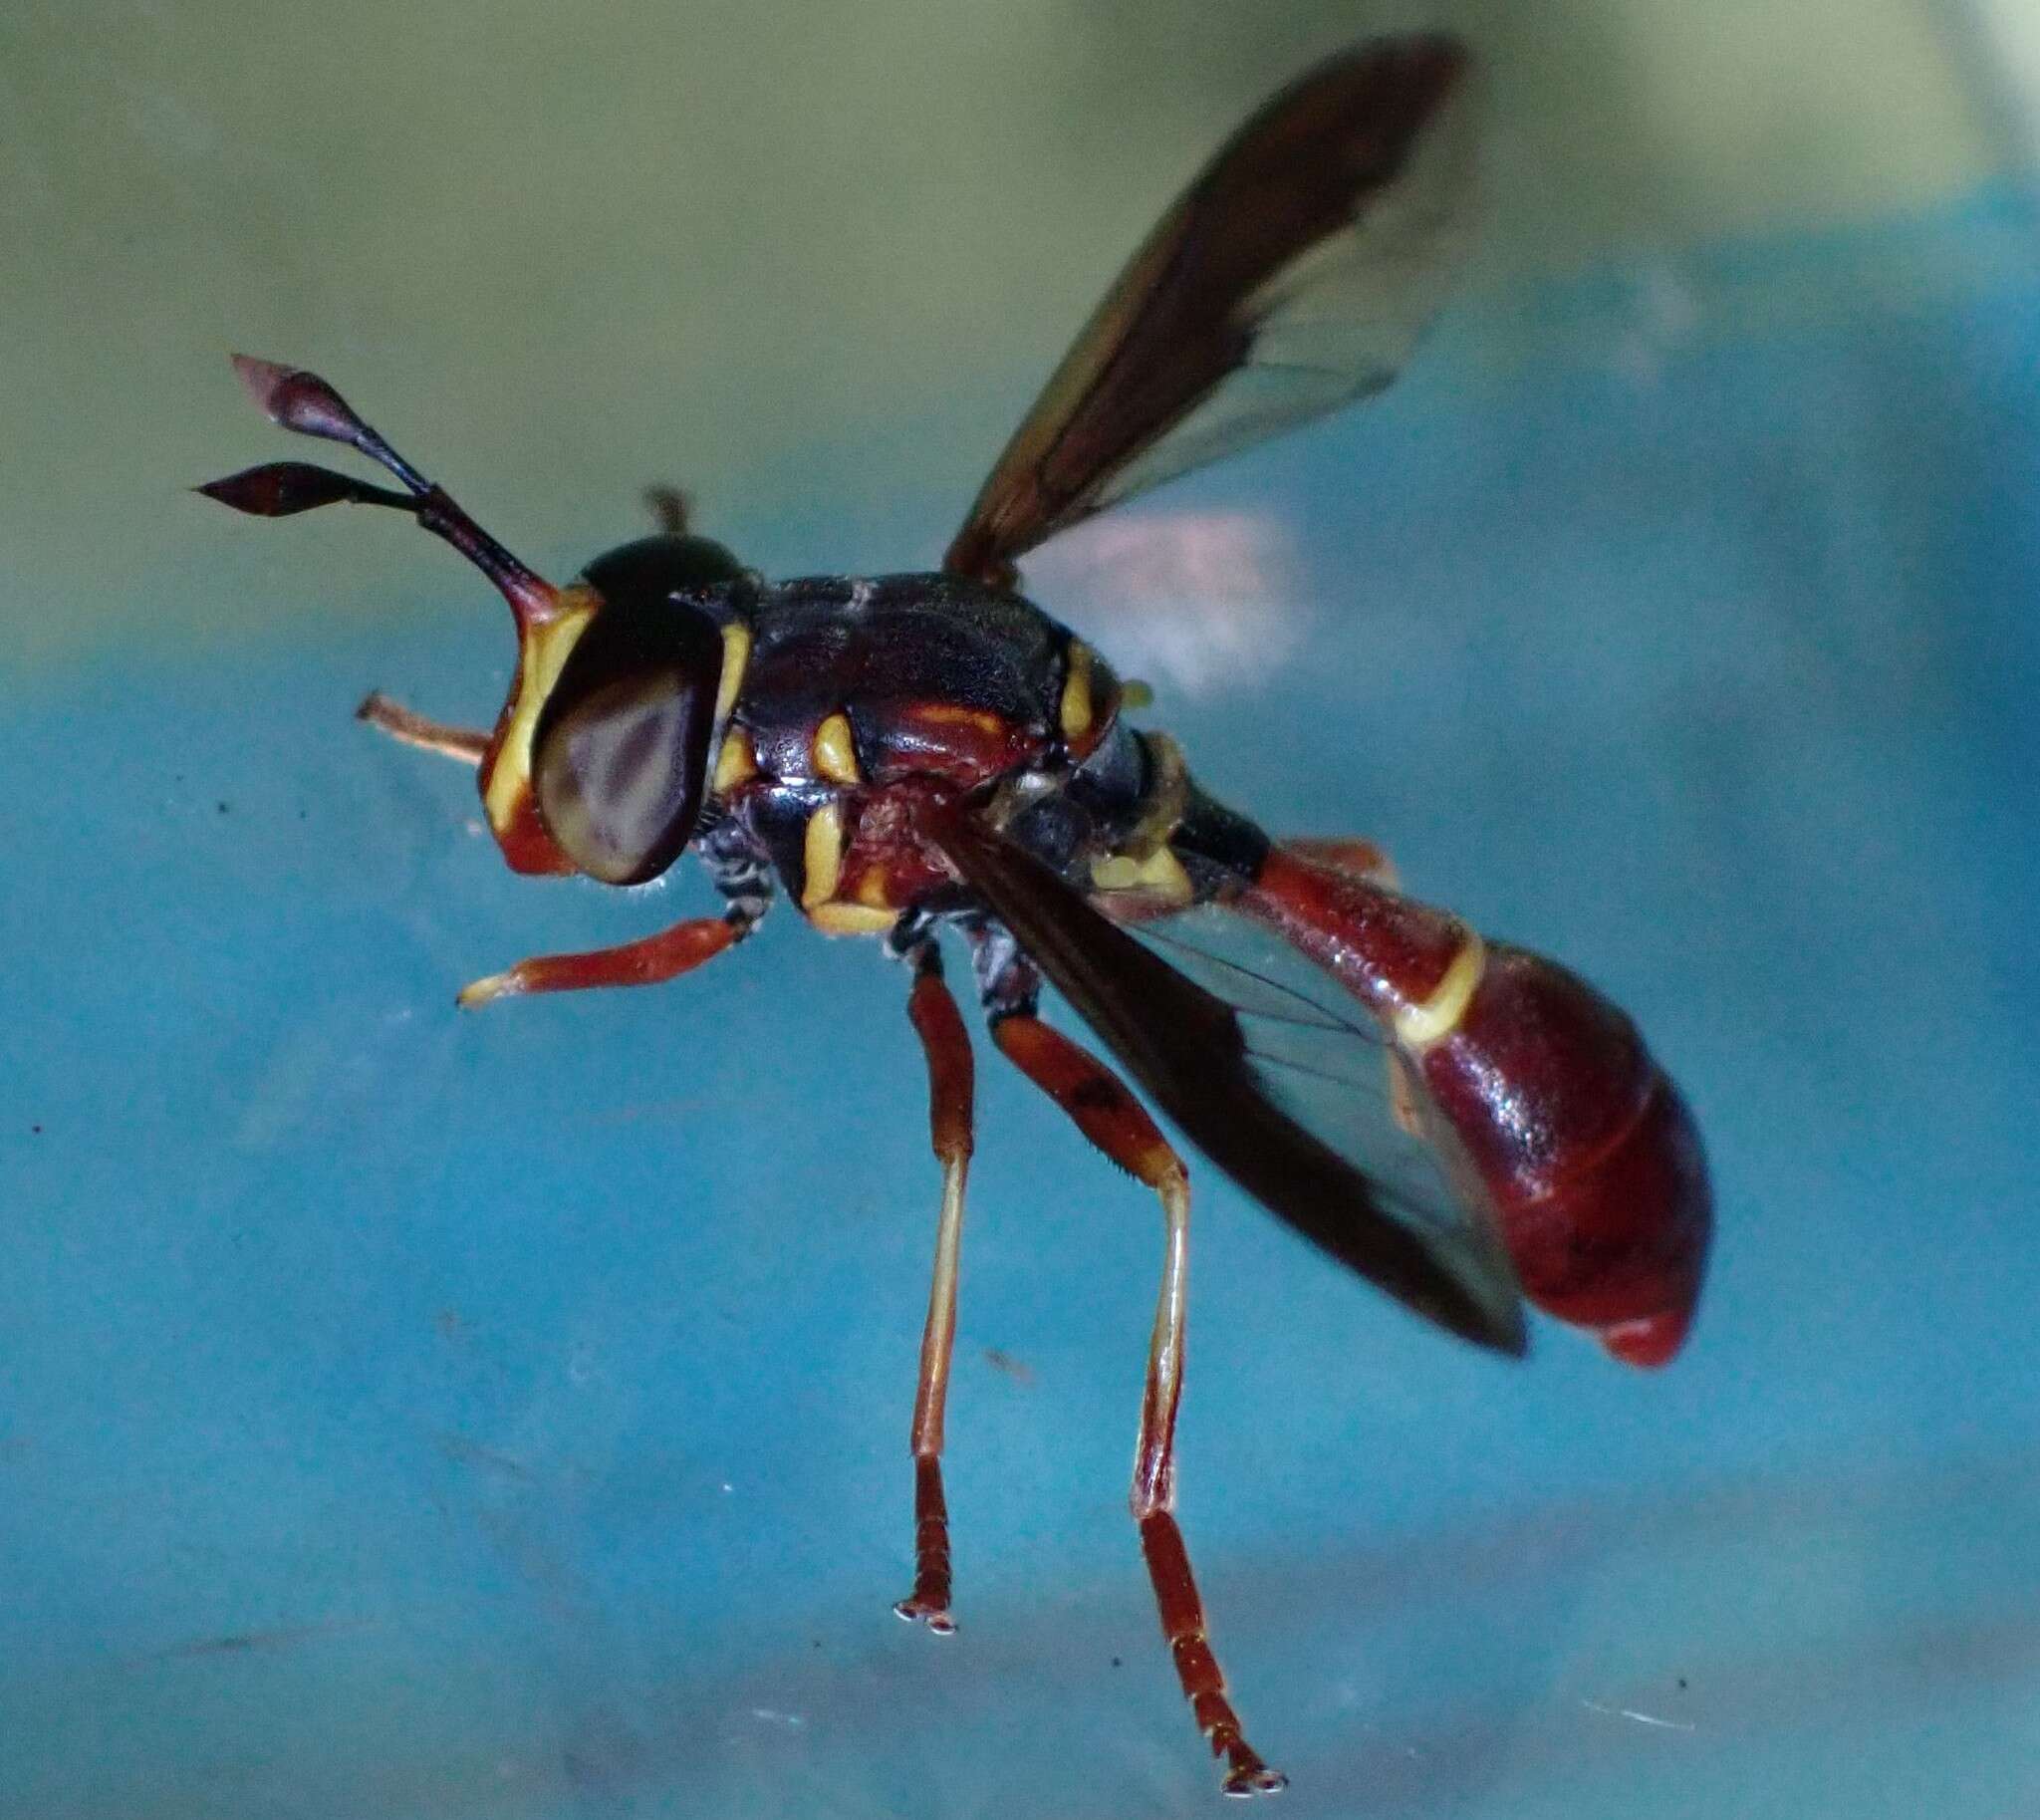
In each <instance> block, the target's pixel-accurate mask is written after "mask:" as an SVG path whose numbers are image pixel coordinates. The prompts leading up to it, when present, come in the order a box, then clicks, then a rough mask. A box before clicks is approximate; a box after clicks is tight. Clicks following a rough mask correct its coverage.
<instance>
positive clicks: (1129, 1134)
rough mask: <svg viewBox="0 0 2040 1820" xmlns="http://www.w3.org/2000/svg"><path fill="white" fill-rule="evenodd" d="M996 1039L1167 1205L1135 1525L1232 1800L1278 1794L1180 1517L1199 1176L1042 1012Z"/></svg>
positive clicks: (1182, 1675)
mask: <svg viewBox="0 0 2040 1820" xmlns="http://www.w3.org/2000/svg"><path fill="white" fill-rule="evenodd" d="M993 1018H994V1021H993V1023H992V1039H993V1041H994V1042H996V1043H997V1044H998V1046H999V1047H1000V1049H1001V1050H1003V1051H1004V1052H1005V1054H1006V1055H1007V1056H1008V1057H1009V1058H1010V1059H1011V1060H1012V1061H1013V1062H1014V1063H1015V1064H1017V1065H1018V1067H1019V1069H1020V1071H1021V1072H1022V1073H1023V1074H1025V1075H1026V1076H1027V1078H1028V1079H1029V1080H1031V1081H1032V1082H1034V1084H1035V1085H1036V1086H1037V1087H1039V1088H1041V1089H1042V1091H1043V1092H1044V1093H1046V1094H1047V1095H1048V1096H1049V1098H1050V1099H1052V1100H1054V1101H1055V1103H1056V1104H1057V1105H1058V1106H1060V1107H1061V1108H1062V1109H1063V1110H1064V1111H1065V1112H1066V1113H1068V1114H1069V1115H1070V1117H1071V1118H1072V1119H1073V1120H1074V1121H1075V1122H1076V1124H1077V1128H1078V1130H1080V1131H1081V1132H1082V1133H1083V1134H1084V1135H1085V1137H1087V1138H1089V1139H1090V1140H1091V1142H1092V1143H1093V1144H1095V1145H1096V1146H1097V1147H1098V1148H1099V1149H1100V1150H1101V1151H1103V1152H1104V1153H1105V1154H1106V1156H1107V1157H1109V1158H1110V1159H1111V1160H1112V1161H1113V1162H1114V1163H1117V1164H1118V1165H1119V1166H1120V1167H1121V1168H1122V1169H1123V1170H1126V1171H1127V1172H1128V1173H1129V1174H1131V1175H1133V1176H1135V1177H1137V1178H1138V1179H1139V1180H1142V1181H1145V1182H1146V1183H1147V1184H1148V1186H1149V1187H1150V1188H1152V1189H1153V1190H1154V1191H1155V1193H1156V1194H1157V1195H1158V1196H1159V1197H1160V1200H1161V1213H1162V1223H1163V1228H1164V1231H1165V1233H1166V1248H1165V1251H1164V1253H1163V1263H1162V1269H1161V1293H1160V1296H1159V1298H1158V1300H1157V1302H1156V1304H1155V1309H1154V1334H1153V1338H1152V1339H1151V1340H1150V1341H1149V1343H1148V1382H1147V1390H1146V1392H1145V1394H1144V1396H1143V1398H1142V1402H1141V1435H1140V1440H1139V1442H1138V1443H1137V1445H1136V1447H1135V1451H1134V1486H1133V1495H1132V1499H1131V1502H1132V1504H1133V1510H1134V1520H1135V1521H1136V1522H1137V1523H1139V1524H1140V1526H1141V1552H1142V1553H1143V1554H1144V1555H1145V1556H1146V1557H1147V1561H1148V1578H1149V1579H1150V1580H1151V1581H1152V1582H1153V1583H1154V1602H1155V1605H1156V1606H1157V1608H1158V1609H1159V1611H1160V1614H1161V1631H1162V1635H1163V1636H1164V1637H1165V1638H1167V1640H1168V1648H1169V1654H1170V1655H1171V1656H1172V1657H1173V1658H1174V1660H1175V1671H1176V1676H1177V1678H1178V1679H1179V1680H1180V1681H1181V1683H1182V1688H1183V1694H1184V1697H1185V1698H1187V1699H1188V1700H1189V1702H1190V1710H1191V1711H1192V1712H1193V1713H1194V1714H1195V1715H1196V1720H1197V1724H1198V1727H1199V1728H1200V1729H1201V1730H1202V1731H1203V1733H1204V1735H1205V1737H1206V1738H1208V1739H1209V1740H1210V1743H1211V1754H1212V1755H1213V1756H1222V1757H1223V1758H1224V1759H1225V1761H1226V1772H1225V1785H1224V1786H1225V1792H1226V1793H1227V1794H1229V1795H1251V1794H1263V1793H1272V1792H1273V1791H1274V1790H1276V1789H1278V1788H1281V1787H1282V1786H1283V1785H1284V1782H1285V1780H1286V1778H1285V1777H1283V1776H1282V1775H1281V1774H1280V1773H1279V1772H1278V1771H1276V1770H1272V1769H1270V1768H1269V1767H1268V1765H1267V1764H1266V1763H1264V1762H1263V1761H1262V1760H1261V1758H1260V1756H1259V1754H1258V1753H1257V1752H1256V1751H1255V1750H1254V1748H1253V1746H1252V1745H1250V1744H1249V1743H1248V1742H1247V1741H1246V1737H1245V1735H1244V1734H1243V1733H1242V1731H1241V1729H1240V1719H1239V1714H1238V1713H1237V1712H1235V1711H1234V1710H1233V1706H1232V1701H1231V1700H1230V1699H1229V1698H1228V1697H1227V1695H1226V1690H1225V1676H1224V1673H1223V1671H1221V1670H1220V1668H1219V1666H1218V1658H1217V1657H1216V1656H1215V1655H1214V1654H1213V1653H1212V1650H1211V1642H1210V1637H1209V1633H1208V1630H1207V1627H1206V1625H1205V1621H1204V1607H1203V1602H1202V1601H1201V1600H1200V1599H1199V1598H1198V1597H1197V1583H1196V1580H1195V1578H1194V1577H1193V1576H1192V1574H1191V1572H1190V1557H1189V1553H1188V1551H1187V1550H1186V1549H1185V1548H1184V1546H1183V1535H1182V1530H1181V1529H1180V1528H1179V1527H1178V1526H1177V1524H1176V1520H1175V1413H1176V1404H1177V1401H1178V1400H1179V1398H1180V1397H1181V1395H1182V1367H1183V1328H1184V1316H1185V1312H1186V1308H1187V1295H1188V1286H1189V1241H1190V1180H1189V1174H1188V1172H1187V1171H1186V1170H1184V1168H1183V1165H1182V1159H1181V1158H1179V1157H1178V1156H1177V1155H1176V1154H1175V1152H1174V1151H1173V1150H1172V1149H1171V1148H1170V1147H1169V1143H1168V1140H1167V1139H1165V1138H1164V1137H1162V1135H1161V1133H1160V1132H1159V1131H1158V1130H1156V1129H1155V1125H1154V1121H1153V1120H1151V1119H1150V1118H1148V1114H1147V1111H1146V1109H1145V1108H1144V1107H1143V1106H1142V1105H1141V1103H1140V1101H1139V1100H1137V1099H1135V1097H1134V1095H1133V1094H1132V1092H1131V1091H1130V1090H1129V1089H1128V1088H1127V1087H1126V1085H1125V1084H1124V1083H1123V1082H1122V1081H1121V1080H1120V1079H1119V1077H1118V1076H1117V1075H1115V1074H1114V1073H1113V1072H1112V1071H1111V1070H1110V1069H1108V1068H1107V1067H1106V1066H1105V1064H1104V1063H1102V1062H1101V1061H1099V1060H1098V1059H1097V1057H1095V1056H1093V1055H1091V1054H1090V1053H1089V1052H1088V1051H1086V1050H1084V1049H1081V1048H1079V1047H1078V1045H1077V1044H1075V1043H1073V1042H1071V1041H1070V1039H1069V1038H1068V1037H1066V1036H1063V1035H1062V1034H1061V1033H1060V1032H1058V1031H1055V1030H1052V1029H1050V1028H1049V1026H1048V1025H1047V1024H1044V1023H1043V1022H1042V1021H1041V1020H1040V1019H1039V1018H1038V1017H1036V1016H1035V1015H1034V1012H1033V1009H1032V1007H1031V1006H1029V1007H1027V1008H1026V1009H1023V1010H1005V1011H1003V1013H1002V1012H1001V1010H1000V1008H999V1007H997V1006H994V1009H993Z"/></svg>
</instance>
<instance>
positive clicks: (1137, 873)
mask: <svg viewBox="0 0 2040 1820" xmlns="http://www.w3.org/2000/svg"><path fill="white" fill-rule="evenodd" d="M1091 883H1092V884H1093V885H1095V886H1096V887H1097V888H1098V889H1099V890H1100V891H1140V892H1151V893H1152V894H1153V895H1154V896H1156V897H1159V898H1163V899H1166V900H1167V901H1168V902H1169V903H1170V904H1187V903H1188V902H1189V901H1190V899H1191V897H1192V896H1193V895H1194V894H1193V893H1192V892H1191V890H1190V875H1189V874H1188V873H1186V872H1184V871H1183V863H1182V862H1181V861H1180V860H1178V859H1177V858H1176V857H1175V855H1174V854H1172V853H1170V852H1169V850H1168V849H1167V847H1165V846H1162V847H1157V848H1155V850H1154V851H1153V852H1152V853H1150V854H1149V855H1148V857H1147V858H1146V859H1145V860H1137V859H1136V858H1135V857H1134V856H1133V855H1132V854H1127V853H1109V854H1103V855H1101V856H1100V857H1099V858H1098V859H1095V860H1093V861H1092V862H1091Z"/></svg>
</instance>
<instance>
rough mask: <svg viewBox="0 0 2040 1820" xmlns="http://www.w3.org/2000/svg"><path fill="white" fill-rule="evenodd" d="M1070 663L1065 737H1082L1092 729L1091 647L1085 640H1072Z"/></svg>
mask: <svg viewBox="0 0 2040 1820" xmlns="http://www.w3.org/2000/svg"><path fill="white" fill-rule="evenodd" d="M1069 664H1070V667H1069V674H1068V676H1067V678H1066V679H1065V680H1064V683H1063V706H1062V723H1063V737H1064V738H1065V739H1082V738H1083V737H1084V735H1085V734H1086V733H1088V732H1090V731H1091V647H1090V646H1088V645H1086V644H1085V643H1084V642H1083V640H1081V639H1072V640H1071V641H1070V658H1069Z"/></svg>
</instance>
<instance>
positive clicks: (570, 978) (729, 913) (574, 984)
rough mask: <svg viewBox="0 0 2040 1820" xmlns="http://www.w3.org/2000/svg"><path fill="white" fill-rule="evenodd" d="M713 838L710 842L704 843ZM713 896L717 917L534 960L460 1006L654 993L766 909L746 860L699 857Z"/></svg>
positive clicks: (477, 985) (480, 985)
mask: <svg viewBox="0 0 2040 1820" xmlns="http://www.w3.org/2000/svg"><path fill="white" fill-rule="evenodd" d="M711 838H712V837H711ZM703 858H704V859H705V860H706V861H707V863H708V867H709V870H710V872H711V873H712V874H713V875H714V879H715V888H716V890H717V891H719V892H721V893H722V895H723V896H724V897H725V898H726V899H728V901H729V908H728V909H727V910H724V911H723V913H722V914H721V915H720V916H694V917H690V918H689V919H688V920H687V921H685V922H676V923H674V924H673V925H672V927H671V928H667V929H660V930H659V931H658V932H657V933H656V934H652V935H646V936H643V937H642V938H640V939H639V940H637V941H627V942H625V943H623V944H622V945H621V946H619V947H614V948H594V949H591V950H590V951H589V952H587V953H584V954H539V955H535V956H533V957H532V958H531V959H529V960H520V961H519V962H518V963H517V964H516V965H515V966H514V967H508V968H506V969H505V970H504V971H503V972H501V973H491V974H490V975H489V976H488V977H487V978H486V979H477V980H475V981H474V982H473V983H472V984H471V985H467V986H463V987H462V988H461V991H460V998H459V1003H460V1005H461V1008H462V1009H463V1010H469V1011H471V1010H473V1009H474V1008H475V1007H476V1006H478V1005H486V1004H488V1003H489V1002H490V1001H491V1000H493V999H498V998H510V997H513V996H515V995H516V994H518V993H522V992H581V991H586V990H587V989H589V988H590V987H593V986H655V985H659V984H661V983H663V982H664V981H666V980H668V979H677V978H678V977H679V976H680V975H681V974H682V973H690V972H692V971H693V970H694V968H696V967H698V966H699V965H700V964H701V963H702V962H703V961H704V960H713V959H714V958H715V956H716V955H718V954H720V953H721V952H722V951H723V949H724V948H728V947H734V946H735V945H736V944H737V943H738V942H739V941H741V940H743V938H744V937H745V936H746V935H748V934H749V933H750V932H751V930H752V928H753V926H755V924H756V923H757V921H758V918H759V917H760V916H762V915H764V913H765V911H766V910H768V909H769V908H770V907H771V903H772V886H771V881H770V880H769V879H768V878H767V877H766V875H765V872H764V870H763V869H762V867H761V866H760V865H759V864H758V863H757V861H756V860H755V859H754V858H753V857H752V856H751V855H750V854H748V853H746V852H742V851H736V850H732V851H730V852H728V853H717V852H704V855H703Z"/></svg>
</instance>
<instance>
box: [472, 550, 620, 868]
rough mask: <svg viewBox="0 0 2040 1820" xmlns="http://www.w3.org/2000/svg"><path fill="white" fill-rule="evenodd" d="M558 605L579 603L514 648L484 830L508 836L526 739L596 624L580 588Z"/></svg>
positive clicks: (523, 773)
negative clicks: (511, 692)
mask: <svg viewBox="0 0 2040 1820" xmlns="http://www.w3.org/2000/svg"><path fill="white" fill-rule="evenodd" d="M560 599H561V600H562V601H570V600H578V601H579V602H581V603H585V604H581V605H576V606H573V607H570V608H569V609H568V610H567V611H566V612H565V613H562V614H561V615H560V616H559V617H558V618H557V619H552V620H542V621H539V622H538V623H536V624H534V625H533V626H531V627H530V628H529V629H528V630H527V631H526V632H525V634H524V636H523V638H522V639H521V640H519V642H518V649H517V694H516V697H515V702H514V705H513V706H512V708H511V710H510V724H509V726H508V727H506V728H505V729H504V732H503V738H502V740H501V742H500V743H499V744H498V746H497V748H496V761H495V763H494V764H493V765H491V766H490V767H489V785H488V789H487V790H486V791H485V792H484V793H483V796H482V802H483V805H484V806H485V807H486V808H487V810H488V813H489V825H490V826H491V827H493V828H494V829H495V831H496V832H497V833H498V834H507V833H508V832H509V830H510V827H511V825H512V823H513V822H514V820H515V818H516V815H517V805H518V803H519V802H520V801H521V800H522V799H523V797H524V793H525V792H526V791H527V790H528V789H530V788H531V736H532V734H533V732H534V731H536V730H537V727H538V716H539V710H540V709H541V708H543V707H544V706H545V704H546V697H547V696H548V695H550V694H551V693H552V692H553V684H554V683H556V682H557V681H559V679H560V666H561V665H562V664H564V663H565V662H566V661H567V654H568V652H570V651H571V650H573V649H574V647H575V646H576V645H577V644H578V643H579V642H580V639H581V635H582V634H583V633H584V632H586V631H587V630H588V623H589V621H591V620H592V619H594V618H595V615H596V608H595V605H594V604H593V602H592V600H591V597H590V595H589V593H588V590H587V589H585V588H565V589H562V590H561V591H560Z"/></svg>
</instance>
